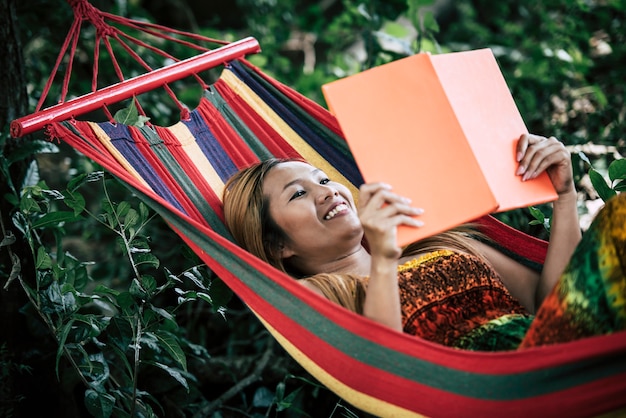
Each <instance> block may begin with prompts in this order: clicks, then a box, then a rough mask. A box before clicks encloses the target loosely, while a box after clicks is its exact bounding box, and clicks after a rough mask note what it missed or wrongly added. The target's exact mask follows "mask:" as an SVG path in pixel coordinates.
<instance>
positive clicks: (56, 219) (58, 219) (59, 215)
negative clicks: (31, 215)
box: [33, 211, 81, 228]
mask: <svg viewBox="0 0 626 418" xmlns="http://www.w3.org/2000/svg"><path fill="white" fill-rule="evenodd" d="M78 219H81V217H80V216H76V213H75V212H68V211H57V212H50V213H46V214H45V215H44V216H42V217H41V218H39V219H37V220H36V221H35V222H33V228H45V227H48V226H62V225H60V224H62V223H64V222H73V221H76V220H78Z"/></svg>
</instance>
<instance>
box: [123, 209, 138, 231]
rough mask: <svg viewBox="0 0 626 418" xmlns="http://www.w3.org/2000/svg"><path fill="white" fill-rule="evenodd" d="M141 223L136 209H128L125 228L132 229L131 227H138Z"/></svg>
mask: <svg viewBox="0 0 626 418" xmlns="http://www.w3.org/2000/svg"><path fill="white" fill-rule="evenodd" d="M138 221H139V214H138V213H137V211H136V210H135V209H132V208H130V209H128V211H127V213H126V215H125V216H124V227H125V228H130V227H131V226H135V225H137V222H138Z"/></svg>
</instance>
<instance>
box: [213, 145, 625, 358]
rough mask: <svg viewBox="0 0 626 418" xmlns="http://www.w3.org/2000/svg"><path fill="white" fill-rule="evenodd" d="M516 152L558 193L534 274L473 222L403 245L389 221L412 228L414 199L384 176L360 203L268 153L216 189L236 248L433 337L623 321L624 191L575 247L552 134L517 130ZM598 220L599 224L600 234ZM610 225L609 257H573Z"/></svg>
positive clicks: (445, 339)
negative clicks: (589, 266)
mask: <svg viewBox="0 0 626 418" xmlns="http://www.w3.org/2000/svg"><path fill="white" fill-rule="evenodd" d="M517 161H518V162H519V167H518V171H517V175H519V176H521V177H522V180H529V179H532V178H534V177H536V176H538V175H539V174H540V173H542V172H544V171H546V172H547V173H548V175H549V177H550V179H551V181H552V184H553V185H554V187H555V189H556V192H557V193H558V199H557V200H556V201H555V202H554V204H553V223H552V228H551V238H550V243H549V247H548V252H547V255H546V260H545V264H544V266H543V269H542V271H541V272H535V271H533V270H531V269H530V268H528V267H525V266H524V265H522V264H520V263H518V262H517V261H515V260H513V259H511V258H509V257H508V256H506V255H504V254H503V253H501V252H499V251H498V250H496V249H495V248H494V247H492V246H490V245H489V244H488V240H485V239H484V237H483V236H482V235H481V234H480V232H479V231H477V230H475V229H473V228H471V226H469V227H468V226H466V227H461V228H458V229H455V230H453V231H448V232H446V233H443V234H440V235H438V236H435V237H432V238H429V239H427V240H423V241H420V242H417V243H414V244H412V245H409V246H408V247H407V248H405V249H401V248H399V247H398V246H397V244H396V231H397V227H398V226H399V225H408V226H411V227H416V228H419V227H420V226H421V222H420V220H419V215H420V214H421V213H422V211H421V210H420V209H418V208H415V207H413V206H411V204H410V203H411V202H409V201H408V200H407V199H405V198H403V197H402V196H398V195H396V194H394V193H393V191H392V190H391V187H390V186H388V185H385V184H382V183H375V184H365V185H363V186H362V187H361V189H360V196H359V207H358V210H357V207H356V205H355V203H354V200H353V198H352V196H351V194H350V192H349V191H348V189H347V188H346V187H345V186H343V185H341V184H339V183H335V182H333V181H331V180H330V179H328V178H327V177H326V175H325V174H324V173H323V172H322V171H321V170H319V169H317V168H315V167H312V166H311V165H309V164H307V163H304V162H300V161H278V160H270V161H266V162H263V163H261V164H258V165H256V166H253V167H250V168H248V169H246V170H243V171H241V172H239V173H238V174H236V175H235V176H234V177H233V178H231V179H230V180H229V182H228V183H227V185H226V192H225V194H224V212H225V218H226V223H227V226H228V228H229V229H230V231H231V233H232V234H233V237H234V238H235V240H236V241H237V242H238V243H239V244H240V245H241V246H242V247H244V248H245V249H246V250H248V251H250V252H251V253H253V254H254V255H256V256H258V257H259V258H261V259H263V260H265V261H267V262H269V263H270V264H272V265H274V266H275V267H277V268H279V269H281V270H283V271H286V272H288V273H290V274H292V275H293V276H295V277H298V278H301V280H300V282H301V283H302V284H303V285H304V286H306V287H308V288H309V289H311V290H313V291H315V292H317V293H319V294H321V295H323V296H324V297H327V298H329V299H331V300H333V301H334V302H337V303H339V304H341V305H342V306H344V307H346V308H348V309H351V310H353V311H355V312H358V313H361V314H363V315H365V316H366V317H368V318H371V319H373V320H375V321H377V322H379V323H381V324H384V325H387V326H389V327H391V328H393V329H396V330H399V331H405V332H408V333H411V334H413V335H416V336H419V337H422V338H426V339H429V340H431V341H435V342H438V343H441V344H445V345H449V346H454V347H459V348H467V349H477V350H505V349H515V348H519V347H530V346H533V345H538V344H546V343H554V342H559V341H567V340H571V339H575V338H581V337H584V336H587V335H593V334H599V333H606V332H611V331H612V330H616V329H624V328H626V303H624V299H626V277H625V275H624V271H623V267H620V263H621V264H622V265H623V264H624V251H625V243H624V239H625V238H624V235H626V233H624V228H625V227H624V225H626V204H625V203H624V201H625V199H624V198H622V197H620V198H618V199H615V202H611V203H610V204H608V205H607V208H606V209H605V212H608V211H612V212H613V213H612V214H611V215H610V216H608V215H607V216H603V217H599V219H598V220H597V221H596V223H595V224H596V225H595V226H594V227H593V228H592V230H591V231H590V233H589V234H588V235H589V236H590V238H589V239H586V241H583V244H584V245H581V244H580V241H581V233H580V229H579V226H578V217H577V209H576V190H575V188H574V182H573V175H572V167H571V160H570V156H569V153H568V152H567V150H566V149H565V147H564V146H563V145H562V144H561V143H560V142H559V141H558V140H556V139H555V138H544V137H541V136H535V135H523V136H522V137H521V138H520V140H519V141H518V144H517ZM607 221H608V222H612V224H611V225H609V226H608V232H602V231H600V232H601V233H600V234H599V233H598V231H599V230H602V227H603V226H604V227H605V228H606V226H605V224H606V222H607ZM618 230H619V231H621V238H620V239H621V241H620V242H618V241H616V239H615V237H613V238H610V239H613V241H614V244H615V248H617V250H618V252H617V253H612V254H618V255H617V256H616V257H617V258H616V257H613V258H611V257H608V258H606V257H605V258H606V260H605V261H606V262H607V263H608V265H606V266H604V267H603V268H602V269H597V268H596V269H595V270H593V271H591V272H588V271H583V270H585V269H583V268H580V267H577V264H576V263H581V262H583V263H584V262H585V260H590V261H593V260H595V259H597V257H598V254H599V252H598V251H596V250H595V249H593V248H588V247H589V243H588V242H587V241H589V242H590V243H591V244H597V243H601V244H603V243H604V241H601V239H604V238H605V235H606V236H608V235H610V233H614V235H615V236H616V237H617V236H618V235H619V234H617V232H616V231H618ZM364 237H365V242H366V243H367V248H366V247H365V246H364V239H363V238H364ZM603 245H604V244H603ZM604 247H606V245H604V246H603V247H602V249H601V250H600V252H602V251H605V248H604ZM575 251H576V254H575V256H574V257H572V255H573V254H574V252H575ZM611 251H612V250H611ZM611 251H609V252H611ZM620 251H621V253H620ZM605 252H606V251H605ZM620 254H621V255H620ZM620 257H621V258H620ZM570 259H572V262H570V263H569V264H568V260H570ZM616 260H617V261H616ZM605 264H606V263H605ZM579 273H580V274H579ZM582 279H584V280H582ZM557 283H558V285H557ZM602 284H607V285H609V286H606V287H604V288H603V287H602ZM555 285H556V286H557V287H556V288H555ZM572 295H578V296H580V295H583V296H580V297H578V298H573V297H570V296H572ZM598 298H600V299H601V300H598ZM590 300H591V301H592V303H589V302H590ZM542 303H543V304H542ZM540 306H541V308H539V307H540ZM538 308H539V309H538ZM535 312H536V316H535V315H533V313H535Z"/></svg>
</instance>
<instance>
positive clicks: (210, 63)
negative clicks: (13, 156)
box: [11, 37, 261, 138]
mask: <svg viewBox="0 0 626 418" xmlns="http://www.w3.org/2000/svg"><path fill="white" fill-rule="evenodd" d="M260 50H261V48H260V46H259V43H258V41H257V40H256V39H254V38H252V37H248V38H244V39H242V40H240V41H237V42H233V43H231V44H228V45H225V46H222V47H220V48H217V49H214V50H211V51H207V52H204V53H202V54H199V55H197V56H195V57H191V58H188V59H186V60H183V61H179V62H176V63H174V64H172V65H169V66H167V67H163V68H159V69H156V70H154V71H151V72H148V73H145V74H141V75H138V76H136V77H133V78H131V79H128V80H126V81H122V82H119V83H117V84H113V85H112V86H109V87H105V88H103V89H101V90H97V91H95V92H92V93H88V94H85V95H83V96H80V97H77V98H75V99H72V100H70V101H67V102H65V103H60V104H58V105H55V106H51V107H48V108H46V109H43V110H41V111H38V112H35V113H33V114H31V115H28V116H24V117H22V118H19V119H16V120H14V121H12V122H11V136H13V137H14V138H17V137H21V136H24V135H28V134H31V133H33V132H36V131H38V130H40V129H43V128H44V127H45V126H46V125H48V124H50V123H52V122H60V121H64V120H68V119H71V118H75V117H78V116H81V115H84V114H85V113H88V112H91V111H94V110H97V109H100V108H101V107H103V106H105V105H111V104H114V103H117V102H120V101H122V100H126V99H129V98H131V97H133V96H136V95H139V94H142V93H145V92H148V91H151V90H154V89H157V88H160V87H162V86H164V85H166V84H167V83H170V82H173V81H177V80H180V79H183V78H185V77H189V76H190V75H192V74H197V73H199V72H201V71H204V70H208V69H210V68H213V67H216V66H218V65H220V64H224V63H226V62H229V61H232V60H234V59H237V58H242V57H244V56H245V55H248V54H254V53H258V52H259V51H260Z"/></svg>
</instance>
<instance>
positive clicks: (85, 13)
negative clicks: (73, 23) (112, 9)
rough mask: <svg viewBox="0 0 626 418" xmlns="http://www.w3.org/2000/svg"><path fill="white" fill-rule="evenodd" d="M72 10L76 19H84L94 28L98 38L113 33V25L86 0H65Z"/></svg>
mask: <svg viewBox="0 0 626 418" xmlns="http://www.w3.org/2000/svg"><path fill="white" fill-rule="evenodd" d="M67 2H68V3H69V4H70V6H71V7H72V10H73V11H74V18H75V19H76V20H86V21H88V22H89V23H91V24H92V25H93V26H94V27H95V28H96V32H97V34H98V37H99V38H102V37H108V36H111V35H113V34H114V33H115V30H114V28H113V27H111V26H110V25H109V24H108V23H106V22H105V21H104V17H103V16H102V12H101V11H100V10H98V9H96V8H95V7H94V6H92V5H91V4H90V3H89V2H88V1H87V0H67Z"/></svg>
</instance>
